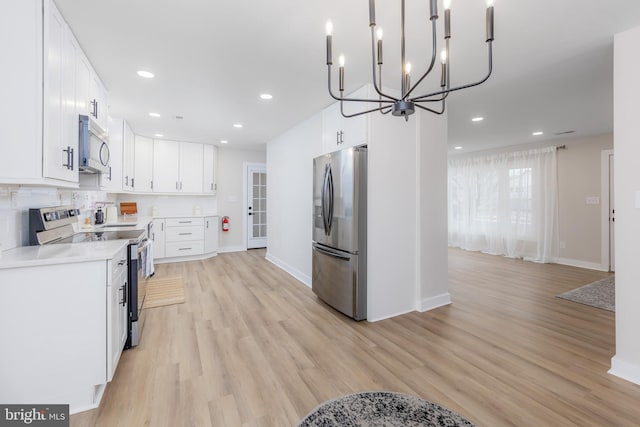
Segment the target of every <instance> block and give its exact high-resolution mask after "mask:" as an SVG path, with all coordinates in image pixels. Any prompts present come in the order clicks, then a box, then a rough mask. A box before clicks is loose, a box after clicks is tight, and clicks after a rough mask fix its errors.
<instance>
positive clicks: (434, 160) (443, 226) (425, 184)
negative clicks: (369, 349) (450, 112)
mask: <svg viewBox="0 0 640 427" xmlns="http://www.w3.org/2000/svg"><path fill="white" fill-rule="evenodd" d="M419 117H420V120H419V121H418V136H417V140H418V155H417V156H416V159H417V162H418V171H419V176H418V179H419V181H418V186H417V189H416V199H417V200H418V218H417V220H418V223H417V226H416V229H417V234H418V238H419V240H418V248H419V249H418V283H419V294H418V297H417V300H418V309H419V310H420V311H426V310H431V309H433V308H436V307H440V306H442V305H445V304H449V303H451V295H450V294H449V284H448V267H449V260H448V256H449V255H448V250H447V242H448V232H447V221H448V219H447V140H448V133H447V116H446V114H445V115H444V117H443V116H437V115H434V114H431V113H424V112H420V116H419Z"/></svg>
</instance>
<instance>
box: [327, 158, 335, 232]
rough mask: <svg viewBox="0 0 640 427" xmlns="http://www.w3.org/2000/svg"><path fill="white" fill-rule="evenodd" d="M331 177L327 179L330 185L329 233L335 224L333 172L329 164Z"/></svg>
mask: <svg viewBox="0 0 640 427" xmlns="http://www.w3.org/2000/svg"><path fill="white" fill-rule="evenodd" d="M328 175H329V179H328V180H327V186H328V187H329V215H328V218H327V224H328V226H329V227H328V228H329V233H327V234H331V226H332V225H333V196H334V194H333V174H332V173H331V166H329V171H328Z"/></svg>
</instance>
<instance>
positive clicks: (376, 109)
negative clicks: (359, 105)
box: [340, 99, 391, 118]
mask: <svg viewBox="0 0 640 427" xmlns="http://www.w3.org/2000/svg"><path fill="white" fill-rule="evenodd" d="M345 101H349V100H348V99H345ZM369 102H373V101H369ZM342 106H343V102H342V101H340V113H341V114H342V116H343V117H346V118H351V117H356V116H361V115H363V114H367V113H373V112H374V111H382V110H384V109H385V108H389V111H391V108H390V107H389V106H388V105H385V106H384V107H379V108H374V109H371V110H366V111H362V112H360V113H354V114H345V113H344V110H343V108H342ZM383 114H386V113H383Z"/></svg>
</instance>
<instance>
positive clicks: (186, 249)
mask: <svg viewBox="0 0 640 427" xmlns="http://www.w3.org/2000/svg"><path fill="white" fill-rule="evenodd" d="M191 249H193V248H178V250H179V251H190V250H191Z"/></svg>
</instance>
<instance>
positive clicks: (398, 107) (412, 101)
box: [326, 0, 494, 120]
mask: <svg viewBox="0 0 640 427" xmlns="http://www.w3.org/2000/svg"><path fill="white" fill-rule="evenodd" d="M400 7H401V13H400V15H401V23H400V29H401V36H402V37H401V45H400V52H401V57H402V59H401V67H402V73H401V81H400V86H401V91H400V93H401V95H400V97H393V96H391V95H388V94H386V93H384V92H382V29H381V28H378V29H377V30H376V12H375V0H369V27H370V28H371V59H372V68H373V87H374V88H375V91H376V92H377V94H378V99H358V98H345V97H344V61H345V59H344V55H340V57H339V60H338V62H339V69H338V78H339V86H340V88H339V90H340V96H336V95H335V94H334V93H333V90H332V89H331V66H332V65H333V58H332V46H331V42H332V32H333V24H332V23H331V21H329V22H327V28H326V29H327V71H328V87H329V94H330V95H331V97H332V98H333V99H335V100H337V101H340V112H341V113H342V115H343V116H344V117H355V116H359V115H362V114H367V113H371V112H374V111H380V112H381V113H382V114H388V113H389V112H390V113H391V114H392V115H394V116H399V117H404V118H405V120H409V116H410V115H411V114H413V113H415V110H416V107H417V108H420V109H422V110H425V111H429V112H431V113H435V114H443V113H444V111H445V106H446V99H447V96H448V95H449V93H451V92H454V91H458V90H462V89H467V88H470V87H473V86H478V85H480V84H482V83H484V82H485V81H487V80H488V79H489V77H490V76H491V71H492V68H493V49H492V43H493V40H494V37H493V0H487V10H486V43H487V46H488V51H489V71H488V72H487V74H486V76H485V77H484V78H482V79H481V80H479V81H477V82H474V83H469V84H464V85H461V86H456V87H453V88H452V87H451V86H450V79H449V76H450V68H451V67H450V64H449V40H450V39H451V0H444V43H445V48H444V49H443V50H442V52H441V56H440V59H441V62H442V66H441V75H440V90H436V91H434V92H431V93H427V94H423V95H413V96H412V94H413V92H414V90H415V89H416V88H417V87H418V85H419V84H420V83H421V82H422V81H423V80H424V79H425V78H426V77H427V76H428V75H429V74H430V73H431V72H432V71H433V69H434V66H435V63H436V54H437V50H438V49H437V31H436V22H437V20H438V5H437V0H430V15H431V16H430V18H429V19H430V21H431V26H432V38H433V52H432V54H431V61H430V63H429V66H428V67H427V70H426V71H425V73H424V74H423V75H422V76H421V77H420V78H419V79H418V80H417V81H416V82H415V83H414V84H413V85H412V84H411V78H410V74H411V64H410V63H407V62H406V60H405V0H402V1H401V6H400ZM376 36H377V37H376ZM376 38H377V49H376ZM344 101H354V102H371V103H377V104H378V108H373V109H370V110H366V111H362V112H359V113H355V114H345V113H344V110H343V102H344ZM429 103H432V104H436V103H440V108H438V109H435V108H429V107H426V106H425V105H422V104H427V105H428V104H429ZM383 104H384V105H383Z"/></svg>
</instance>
